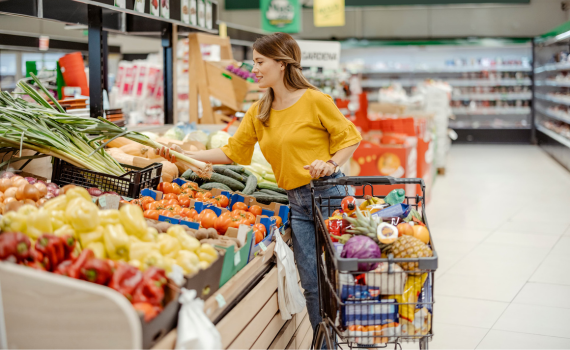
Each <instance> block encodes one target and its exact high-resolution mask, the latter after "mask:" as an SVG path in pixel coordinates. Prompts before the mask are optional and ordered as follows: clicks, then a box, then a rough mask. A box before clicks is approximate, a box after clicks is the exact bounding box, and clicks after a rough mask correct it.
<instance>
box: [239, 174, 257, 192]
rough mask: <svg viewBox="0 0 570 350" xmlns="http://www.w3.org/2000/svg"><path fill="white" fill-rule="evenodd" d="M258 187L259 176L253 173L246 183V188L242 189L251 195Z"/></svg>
mask: <svg viewBox="0 0 570 350" xmlns="http://www.w3.org/2000/svg"><path fill="white" fill-rule="evenodd" d="M256 188H257V177H255V176H253V174H252V175H250V176H249V177H248V178H247V182H246V183H245V188H244V190H243V191H242V193H243V194H247V195H250V194H252V193H253V192H255V189H256Z"/></svg>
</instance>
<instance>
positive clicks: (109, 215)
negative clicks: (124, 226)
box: [99, 209, 121, 225]
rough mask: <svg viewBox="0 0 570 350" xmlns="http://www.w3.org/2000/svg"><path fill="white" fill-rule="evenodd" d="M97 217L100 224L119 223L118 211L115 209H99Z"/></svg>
mask: <svg viewBox="0 0 570 350" xmlns="http://www.w3.org/2000/svg"><path fill="white" fill-rule="evenodd" d="M99 219H100V220H101V225H115V224H120V223H121V222H120V221H119V211H118V210H116V209H105V210H99Z"/></svg>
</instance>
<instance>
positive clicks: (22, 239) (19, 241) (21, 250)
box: [0, 232, 32, 263]
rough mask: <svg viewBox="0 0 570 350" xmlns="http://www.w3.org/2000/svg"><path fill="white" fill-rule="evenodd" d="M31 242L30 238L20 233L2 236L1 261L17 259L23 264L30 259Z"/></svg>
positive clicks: (0, 245)
mask: <svg viewBox="0 0 570 350" xmlns="http://www.w3.org/2000/svg"><path fill="white" fill-rule="evenodd" d="M31 245H32V244H31V242H30V239H29V238H28V236H26V235H24V234H23V233H20V232H8V233H3V234H1V235H0V260H6V259H9V258H11V259H15V260H16V261H15V262H18V263H19V262H23V261H25V260H27V259H28V258H29V257H30V250H31V249H30V248H31Z"/></svg>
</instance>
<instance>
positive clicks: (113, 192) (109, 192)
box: [103, 191, 119, 196]
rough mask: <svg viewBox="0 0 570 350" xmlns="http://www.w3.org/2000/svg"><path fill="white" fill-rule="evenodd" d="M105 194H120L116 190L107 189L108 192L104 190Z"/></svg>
mask: <svg viewBox="0 0 570 350" xmlns="http://www.w3.org/2000/svg"><path fill="white" fill-rule="evenodd" d="M103 194H114V195H116V196H118V195H119V194H118V193H117V192H115V191H106V192H103Z"/></svg>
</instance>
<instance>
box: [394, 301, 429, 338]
mask: <svg viewBox="0 0 570 350" xmlns="http://www.w3.org/2000/svg"><path fill="white" fill-rule="evenodd" d="M401 326H402V335H417V336H418V338H419V337H421V336H424V335H426V334H428V332H429V331H430V329H431V312H429V311H428V309H427V308H425V307H424V308H421V309H416V312H415V314H414V320H413V321H412V322H410V321H408V320H405V319H401Z"/></svg>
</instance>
